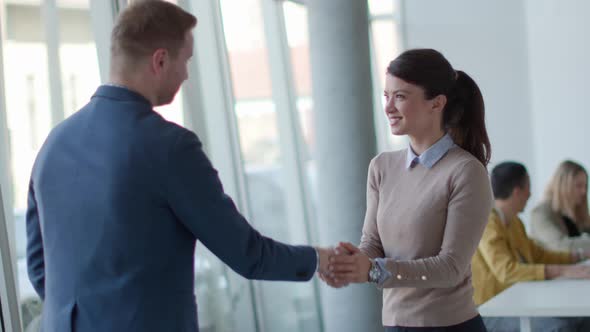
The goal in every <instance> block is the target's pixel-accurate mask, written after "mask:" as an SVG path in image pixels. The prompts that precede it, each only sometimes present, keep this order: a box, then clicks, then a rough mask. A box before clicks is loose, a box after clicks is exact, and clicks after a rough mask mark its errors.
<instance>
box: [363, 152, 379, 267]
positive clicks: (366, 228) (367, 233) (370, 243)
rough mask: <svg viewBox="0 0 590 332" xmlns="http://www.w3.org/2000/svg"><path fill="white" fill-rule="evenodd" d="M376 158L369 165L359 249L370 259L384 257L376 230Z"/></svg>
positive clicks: (377, 182)
mask: <svg viewBox="0 0 590 332" xmlns="http://www.w3.org/2000/svg"><path fill="white" fill-rule="evenodd" d="M377 158H378V157H376V158H373V160H371V163H370V164H369V175H368V178H367V211H366V213H365V222H364V224H363V233H362V236H361V243H360V245H359V249H360V250H361V251H362V252H364V253H365V254H366V255H367V256H369V257H371V258H380V257H384V256H385V254H384V252H383V245H382V243H381V238H380V236H379V231H378V229H377V208H378V207H379V177H378V170H377V165H376V163H377V162H376V159H377Z"/></svg>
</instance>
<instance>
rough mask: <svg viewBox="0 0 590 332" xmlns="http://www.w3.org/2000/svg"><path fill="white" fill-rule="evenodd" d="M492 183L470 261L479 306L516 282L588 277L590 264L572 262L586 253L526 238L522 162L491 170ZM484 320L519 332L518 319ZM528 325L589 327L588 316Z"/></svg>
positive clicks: (527, 193)
mask: <svg viewBox="0 0 590 332" xmlns="http://www.w3.org/2000/svg"><path fill="white" fill-rule="evenodd" d="M491 182H492V190H493V192H494V208H493V210H492V212H491V213H490V216H489V219H488V224H487V226H486V229H485V231H484V234H483V237H482V239H481V241H480V243H479V246H478V248H477V251H476V253H475V255H474V257H473V260H472V273H473V287H474V300H475V303H476V304H477V305H480V304H482V303H484V302H486V301H487V300H489V299H490V298H492V297H494V296H495V295H496V294H498V293H500V292H501V291H503V290H504V289H506V288H508V287H510V286H512V285H513V284H514V283H516V282H519V281H529V280H544V279H553V278H557V277H561V278H572V279H573V278H575V279H582V278H583V279H590V267H588V266H585V265H573V263H576V262H578V261H580V260H582V259H586V258H588V256H587V255H586V253H585V252H577V251H574V252H557V251H549V250H546V249H544V248H543V247H541V246H539V245H537V244H535V242H534V241H533V240H531V239H529V238H528V237H527V235H526V232H525V229H524V225H523V223H522V221H521V220H520V218H519V217H518V214H519V213H520V212H522V211H523V209H524V207H525V205H526V202H527V201H528V199H529V197H530V180H529V176H528V173H527V170H526V168H525V167H524V166H523V165H522V164H519V163H515V162H504V163H500V164H498V165H497V166H496V167H494V169H493V170H492V173H491ZM484 323H485V324H486V328H487V329H488V331H490V332H492V331H502V332H510V331H519V322H518V319H517V318H504V317H484ZM532 324H533V330H534V331H537V328H535V326H536V327H539V330H542V331H562V330H561V329H565V330H567V331H570V330H571V331H578V330H579V331H590V325H588V324H589V323H588V320H587V319H583V318H535V319H533V321H532ZM540 327H542V329H541V328H540ZM586 327H588V329H586Z"/></svg>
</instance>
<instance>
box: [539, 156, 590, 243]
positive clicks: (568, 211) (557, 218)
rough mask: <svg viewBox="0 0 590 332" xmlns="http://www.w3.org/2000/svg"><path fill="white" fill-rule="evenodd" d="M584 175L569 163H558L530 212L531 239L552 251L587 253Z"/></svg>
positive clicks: (588, 227)
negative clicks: (540, 199)
mask: <svg viewBox="0 0 590 332" xmlns="http://www.w3.org/2000/svg"><path fill="white" fill-rule="evenodd" d="M589 230H590V215H589V213H588V173H587V172H586V170H585V169H584V167H582V165H580V164H578V163H575V162H573V161H571V160H566V161H564V162H562V163H561V164H560V165H559V167H558V168H557V170H556V171H555V174H554V175H553V178H552V179H551V181H550V182H549V185H548V186H547V189H546V191H545V199H544V200H543V202H541V204H539V205H538V206H536V207H535V208H534V209H533V212H532V215H531V237H533V238H534V239H535V240H537V241H538V242H539V243H541V244H542V245H543V246H545V247H546V248H549V249H553V250H564V251H574V250H577V251H579V252H583V251H588V250H590V236H588V234H587V233H586V232H587V231H589Z"/></svg>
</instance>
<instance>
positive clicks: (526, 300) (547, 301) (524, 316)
mask: <svg viewBox="0 0 590 332" xmlns="http://www.w3.org/2000/svg"><path fill="white" fill-rule="evenodd" d="M479 312H480V314H481V315H482V316H487V317H520V330H521V332H530V331H531V317H590V281H589V280H547V281H527V282H519V283H516V284H514V285H513V286H511V287H509V288H508V289H506V290H504V291H503V292H501V293H500V294H498V295H496V296H495V297H493V298H492V299H491V300H489V301H488V302H486V303H484V304H482V305H481V306H479Z"/></svg>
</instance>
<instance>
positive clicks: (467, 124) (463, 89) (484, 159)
mask: <svg viewBox="0 0 590 332" xmlns="http://www.w3.org/2000/svg"><path fill="white" fill-rule="evenodd" d="M387 73H388V74H390V75H392V76H395V77H397V78H399V79H402V80H404V81H406V82H408V83H411V84H415V85H418V86H420V87H421V88H422V89H423V90H424V95H425V96H426V98H427V99H432V98H434V97H436V96H438V95H444V96H446V97H447V104H446V105H445V108H444V110H443V121H442V127H443V129H444V130H445V131H447V132H448V133H449V134H450V135H451V137H452V138H453V141H454V142H455V144H457V145H459V146H460V147H461V148H463V149H464V150H466V151H468V152H469V153H471V154H472V155H473V156H474V157H475V158H477V159H478V160H479V161H480V162H481V163H482V164H483V165H484V166H487V164H488V162H489V161H490V157H491V152H492V151H491V146H490V140H489V138H488V133H487V130H486V126H485V108H484V102H483V97H482V95H481V91H480V90H479V87H478V86H477V84H476V83H475V81H473V79H471V77H469V75H467V74H466V73H464V72H463V71H460V70H457V71H455V70H454V69H453V66H451V64H450V63H449V61H448V60H447V59H445V57H444V56H443V55H442V54H441V53H440V52H438V51H435V50H433V49H412V50H408V51H405V52H404V53H402V54H401V55H400V56H398V57H397V58H395V60H393V61H391V63H390V64H389V67H387Z"/></svg>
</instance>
